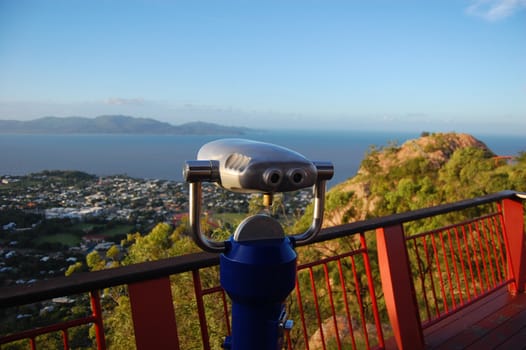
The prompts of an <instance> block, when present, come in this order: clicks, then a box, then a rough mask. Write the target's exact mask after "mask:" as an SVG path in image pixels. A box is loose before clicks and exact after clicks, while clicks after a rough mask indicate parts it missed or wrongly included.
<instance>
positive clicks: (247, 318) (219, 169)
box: [183, 139, 334, 350]
mask: <svg viewBox="0 0 526 350" xmlns="http://www.w3.org/2000/svg"><path fill="white" fill-rule="evenodd" d="M333 173H334V168H333V165H332V164H331V163H330V162H313V161H310V160H308V159H306V158H305V157H304V156H302V155H301V154H299V153H297V152H294V151H292V150H290V149H287V148H284V147H280V146H277V145H273V144H269V143H263V142H256V141H251V140H244V139H222V140H217V141H213V142H210V143H207V144H205V145H204V146H203V147H201V149H200V150H199V152H198V154H197V160H193V161H187V162H186V163H185V167H184V170H183V176H184V178H185V180H186V181H187V182H189V183H190V205H189V210H190V218H189V219H190V220H189V221H190V227H191V230H192V235H193V239H194V240H195V242H196V244H197V245H198V246H199V247H201V249H203V250H205V251H209V252H216V253H222V254H221V256H220V280H221V285H222V287H223V288H224V289H225V291H226V292H227V294H228V295H229V297H230V298H231V300H232V335H231V336H230V337H227V338H226V340H225V343H224V344H223V347H224V348H227V349H233V350H246V349H252V350H270V349H272V350H276V349H280V348H281V346H282V342H283V334H284V331H285V330H287V329H290V328H291V327H292V321H290V320H287V315H286V312H285V307H284V301H285V299H286V298H287V296H288V295H289V294H290V292H291V291H292V290H293V289H294V285H295V283H296V252H295V251H294V248H295V247H297V246H301V245H305V244H307V243H309V242H310V241H312V240H313V239H314V238H315V237H316V235H317V234H318V232H319V231H320V228H321V225H322V220H323V211H324V197H325V187H326V182H327V180H330V179H331V178H332V176H333ZM202 182H213V183H216V184H217V185H219V186H221V187H223V188H225V189H226V190H229V191H233V192H240V193H263V198H264V202H265V204H266V205H270V204H271V203H272V198H273V195H274V194H275V193H280V192H289V191H296V190H299V189H302V188H306V187H311V186H313V192H314V198H313V202H314V213H313V218H312V224H311V226H310V227H309V229H308V230H307V231H306V232H303V233H300V234H296V235H290V236H287V235H286V234H285V232H284V231H283V228H282V227H281V225H280V224H279V222H277V221H276V220H275V219H273V218H272V217H270V216H267V215H263V214H257V215H253V216H250V217H248V218H246V219H245V220H243V221H242V222H241V224H240V225H239V226H238V228H237V230H236V231H235V232H234V234H233V235H232V236H231V237H230V239H229V240H227V241H214V240H210V239H208V238H207V237H206V236H205V235H204V234H203V233H202V232H201V228H200V219H201V201H202V193H201V183H202Z"/></svg>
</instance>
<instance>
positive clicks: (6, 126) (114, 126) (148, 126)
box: [0, 115, 253, 135]
mask: <svg viewBox="0 0 526 350" xmlns="http://www.w3.org/2000/svg"><path fill="white" fill-rule="evenodd" d="M249 131H253V130H251V129H249V128H244V127H231V126H224V125H218V124H213V123H205V122H192V123H185V124H181V125H172V124H169V123H164V122H160V121H158V120H155V119H148V118H135V117H129V116H123V115H104V116H100V117H96V118H85V117H66V118H58V117H44V118H39V119H34V120H28V121H19V120H0V133H10V134H15V133H17V134H22V133H25V134H165V135H243V134H245V133H247V132H249Z"/></svg>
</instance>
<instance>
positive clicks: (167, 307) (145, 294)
mask: <svg viewBox="0 0 526 350" xmlns="http://www.w3.org/2000/svg"><path fill="white" fill-rule="evenodd" d="M128 293H129V295H130V304H131V311H132V319H133V328H134V331H135V344H136V345H137V349H138V350H150V349H175V350H179V338H178V336H177V324H176V322H175V312H174V307H173V300H172V291H171V289H170V278H169V277H164V278H159V279H156V280H149V281H143V282H137V283H131V284H129V285H128Z"/></svg>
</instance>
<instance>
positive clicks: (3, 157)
mask: <svg viewBox="0 0 526 350" xmlns="http://www.w3.org/2000/svg"><path fill="white" fill-rule="evenodd" d="M473 136H475V137H476V138H478V139H479V140H481V141H482V142H484V143H485V144H486V145H487V146H488V147H489V148H490V149H491V150H492V151H493V152H495V153H496V154H499V155H516V154H518V152H520V151H526V137H522V136H517V135H512V136H506V135H490V134H487V135H473ZM223 137H231V136H218V135H212V136H210V135H207V136H203V135H187V136H186V135H116V134H110V135H108V134H104V135H94V134H85V135H77V134H75V135H73V134H69V135H30V134H0V175H25V174H29V173H34V172H39V171H42V170H81V171H84V172H87V173H90V174H95V175H99V176H107V175H116V174H126V175H128V176H131V177H136V178H147V179H168V180H176V181H181V180H182V166H183V164H184V161H185V160H192V159H195V157H196V154H197V151H198V150H199V148H200V147H201V146H202V145H204V144H205V143H207V142H209V141H212V140H216V139H218V138H223ZM240 137H242V138H247V139H252V140H258V141H264V142H271V143H275V144H278V145H281V146H284V147H288V148H290V149H293V150H295V151H297V152H299V153H301V154H303V155H304V156H306V157H307V158H309V159H311V160H328V161H332V162H333V164H334V168H335V174H334V178H333V180H331V181H330V182H329V186H333V185H335V184H337V183H340V182H342V181H344V180H346V179H347V178H350V177H353V176H354V175H355V174H356V171H357V170H358V167H359V166H360V162H361V161H362V159H363V157H364V155H365V153H366V152H367V150H368V149H369V148H370V147H371V146H373V145H374V146H378V147H380V146H386V145H388V144H390V143H393V142H396V143H398V144H402V143H403V142H405V141H407V140H409V139H414V138H418V137H419V133H410V132H407V133H403V132H387V131H382V132H380V131H378V132H374V131H367V132H364V131H313V130H309V131H283V130H280V131H264V132H254V133H249V134H246V135H243V136H240Z"/></svg>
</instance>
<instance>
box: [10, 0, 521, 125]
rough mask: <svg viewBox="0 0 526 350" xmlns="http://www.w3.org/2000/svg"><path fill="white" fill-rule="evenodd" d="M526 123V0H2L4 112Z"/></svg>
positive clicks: (304, 121)
mask: <svg viewBox="0 0 526 350" xmlns="http://www.w3.org/2000/svg"><path fill="white" fill-rule="evenodd" d="M102 114H126V115H132V116H136V117H146V118H154V119H158V120H162V121H168V122H171V123H173V124H180V123H184V122H188V121H194V120H203V121H209V122H216V123H221V124H226V125H242V126H249V127H260V128H261V127H263V128H273V127H281V128H310V129H312V128H319V129H387V130H430V131H466V132H501V133H507V132H509V133H518V132H524V130H525V127H526V0H436V1H430V0H429V1H424V0H421V1H396V0H390V1H388V0H385V1H379V0H378V1H375V0H369V1H351V0H349V1H332V0H326V1H321V0H303V1H299V0H279V1H277V0H276V1H273V0H267V1H248V0H247V1H241V0H239V1H233V0H224V1H220V0H215V1H212V0H210V1H204V0H188V1H167V0H166V1H165V0H151V1H146V0H141V1H140V0H114V1H101V0H90V1H88V0H86V1H80V0H49V1H40V0H34V1H25V0H0V119H20V120H27V119H35V118H38V117H41V116H45V115H54V116H59V117H64V116H72V115H76V116H86V117H95V116H97V115H102Z"/></svg>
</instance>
